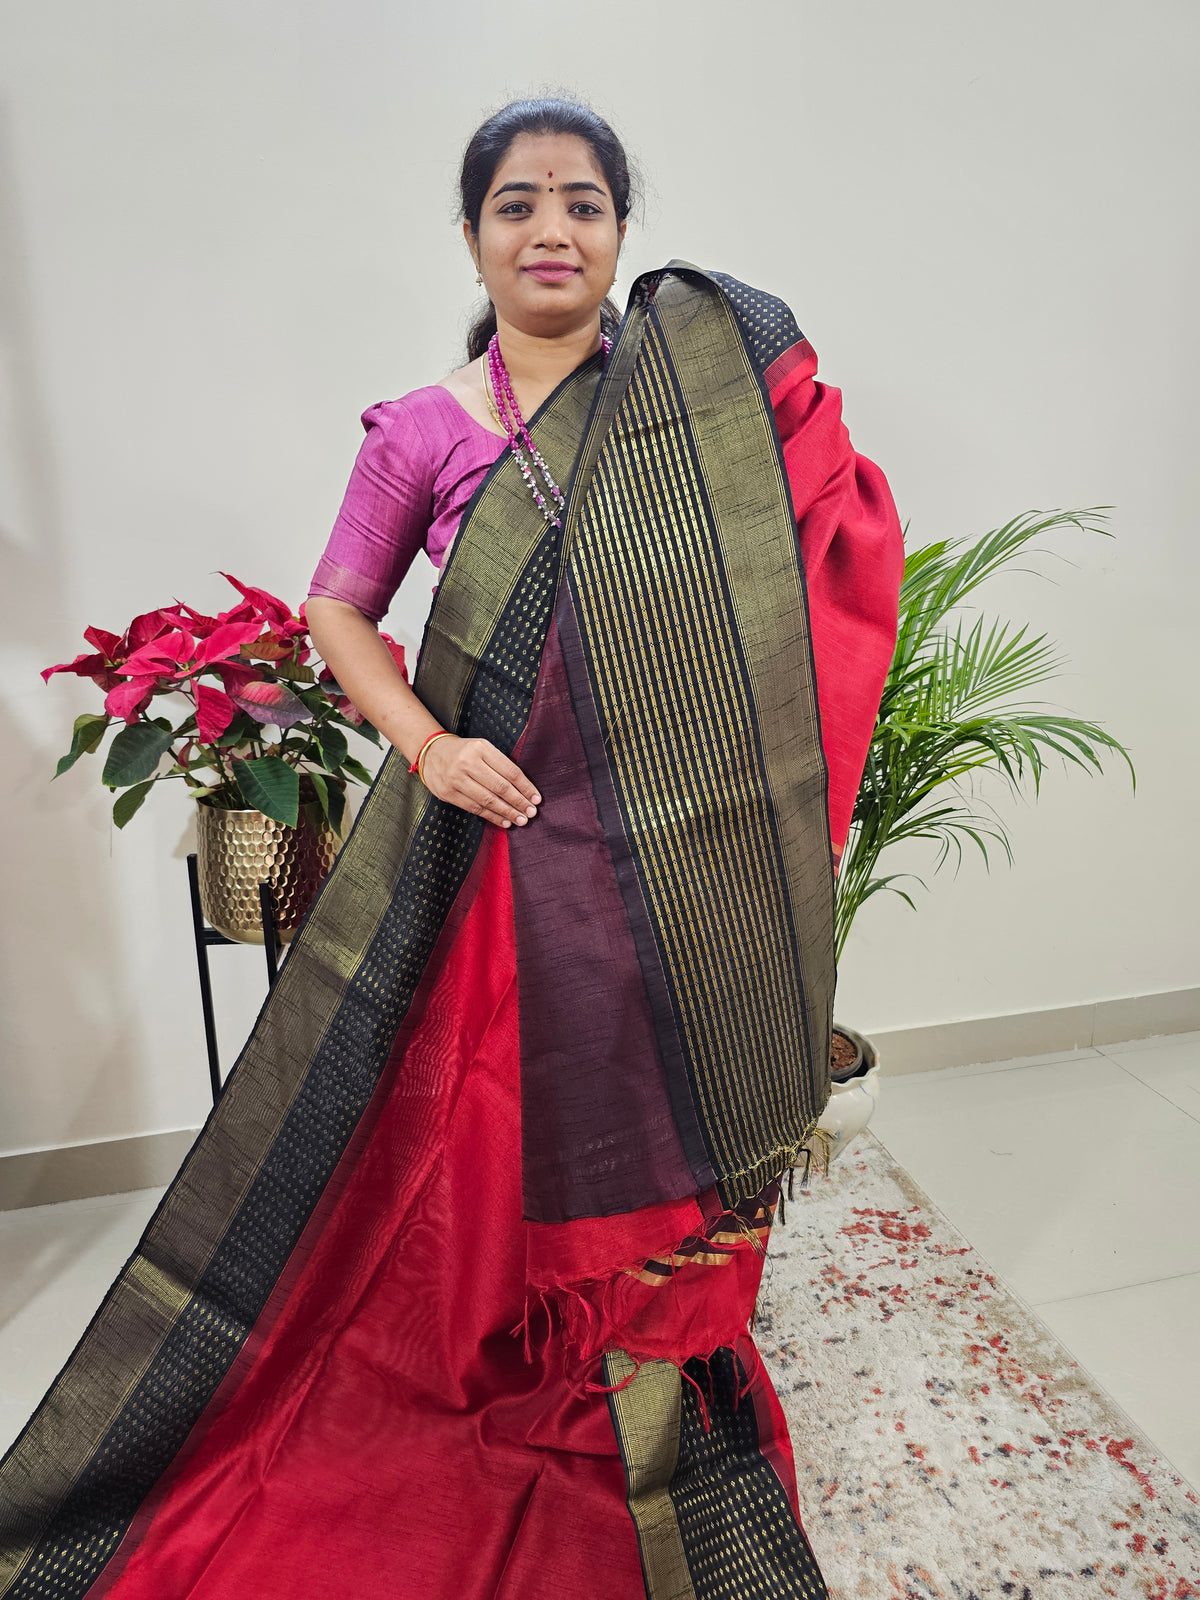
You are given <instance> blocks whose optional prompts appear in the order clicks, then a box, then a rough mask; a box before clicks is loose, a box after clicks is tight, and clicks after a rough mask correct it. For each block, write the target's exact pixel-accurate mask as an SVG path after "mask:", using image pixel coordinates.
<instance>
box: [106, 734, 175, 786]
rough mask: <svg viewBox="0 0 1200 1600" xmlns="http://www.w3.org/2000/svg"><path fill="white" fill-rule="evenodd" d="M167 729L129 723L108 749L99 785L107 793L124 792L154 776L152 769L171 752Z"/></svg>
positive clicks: (170, 736)
mask: <svg viewBox="0 0 1200 1600" xmlns="http://www.w3.org/2000/svg"><path fill="white" fill-rule="evenodd" d="M171 738H172V734H171V725H170V723H169V722H168V723H167V725H166V727H165V728H163V727H160V726H159V724H158V723H157V722H131V723H129V724H128V725H127V726H126V727H124V728H122V729H121V731H120V733H119V734H118V735H117V737H116V738H115V739H114V740H113V742H112V744H111V745H110V746H109V749H108V760H107V761H106V762H105V763H104V771H103V772H102V773H101V774H100V781H101V783H105V784H107V785H108V787H109V788H110V789H124V788H125V786H126V785H127V784H130V783H141V782H142V780H143V779H145V778H151V777H153V776H154V769H155V768H156V767H157V766H158V763H159V762H160V761H161V760H162V758H163V756H164V755H165V754H166V753H167V751H168V750H169V749H170V748H171Z"/></svg>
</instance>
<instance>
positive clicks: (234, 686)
mask: <svg viewBox="0 0 1200 1600" xmlns="http://www.w3.org/2000/svg"><path fill="white" fill-rule="evenodd" d="M216 668H217V673H218V674H219V676H220V679H221V682H222V683H223V684H224V685H225V691H226V693H227V694H233V693H234V692H235V690H238V689H240V688H241V687H242V686H243V684H247V683H259V682H261V681H262V674H261V673H260V672H259V670H258V668H257V667H252V666H251V665H250V663H249V662H248V661H218V662H217V663H216Z"/></svg>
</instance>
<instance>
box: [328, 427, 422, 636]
mask: <svg viewBox="0 0 1200 1600" xmlns="http://www.w3.org/2000/svg"><path fill="white" fill-rule="evenodd" d="M362 425H363V427H364V428H365V429H366V438H365V439H364V440H363V442H362V444H361V445H360V447H359V451H358V457H357V459H356V460H355V463H354V468H353V470H352V471H351V473H350V482H349V483H348V484H347V486H346V493H345V496H344V497H343V500H342V508H341V510H340V511H339V512H338V515H337V521H336V522H335V523H334V525H333V531H332V532H331V533H330V535H329V542H328V544H327V545H326V546H325V553H324V555H323V556H322V557H321V559H320V561H319V562H318V563H317V570H316V572H315V573H314V574H313V580H312V584H311V586H310V587H309V591H308V593H309V597H310V598H311V597H312V596H314V595H324V596H327V597H328V598H329V599H332V600H345V601H347V602H348V603H349V604H350V605H352V606H355V607H356V608H357V609H358V610H359V611H361V612H362V613H363V615H364V616H365V617H368V618H369V619H370V620H371V621H372V622H376V623H377V622H379V621H380V620H381V618H382V617H383V616H384V614H385V612H386V611H387V609H388V606H389V605H390V604H391V601H392V596H393V595H394V594H395V593H396V590H397V589H398V588H399V587H400V584H401V582H402V581H403V579H404V575H405V573H407V571H408V569H409V567H411V566H412V563H413V559H414V558H415V556H416V554H417V551H418V550H420V549H422V548H423V547H424V544H425V540H426V537H427V535H428V532H429V525H430V523H431V522H432V521H433V480H434V476H435V472H436V468H435V465H434V463H433V462H432V460H431V458H430V453H429V451H428V449H427V448H426V446H425V442H424V440H423V438H422V435H421V431H420V428H419V426H418V424H417V421H416V418H415V417H414V416H413V413H412V409H411V407H410V406H409V405H408V404H407V403H406V401H405V400H404V399H400V400H382V401H380V402H379V403H378V404H376V405H373V406H369V407H368V408H367V410H366V411H364V412H363V414H362Z"/></svg>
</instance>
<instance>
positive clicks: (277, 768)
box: [233, 756, 300, 828]
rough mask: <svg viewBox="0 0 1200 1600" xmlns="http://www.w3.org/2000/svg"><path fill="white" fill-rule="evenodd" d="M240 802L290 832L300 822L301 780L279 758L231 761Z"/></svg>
mask: <svg viewBox="0 0 1200 1600" xmlns="http://www.w3.org/2000/svg"><path fill="white" fill-rule="evenodd" d="M233 770H234V773H235V774H236V776H237V781H238V788H239V789H240V790H241V791H242V799H243V800H244V801H245V802H246V804H247V805H248V806H251V807H252V808H253V809H254V810H256V811H261V812H263V814H264V815H265V816H268V817H273V818H274V819H275V821H276V822H282V823H284V824H285V826H287V827H289V828H294V827H295V826H296V824H297V823H298V822H299V820H300V776H299V774H298V773H297V771H296V769H295V767H289V766H288V764H287V762H286V761H281V760H280V758H279V757H278V756H260V757H259V758H258V760H257V761H239V760H238V759H237V757H236V756H235V757H234V759H233Z"/></svg>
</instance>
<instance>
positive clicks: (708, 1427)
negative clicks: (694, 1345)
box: [679, 1367, 712, 1433]
mask: <svg viewBox="0 0 1200 1600" xmlns="http://www.w3.org/2000/svg"><path fill="white" fill-rule="evenodd" d="M679 1372H680V1375H681V1376H682V1377H684V1378H686V1379H687V1381H688V1382H689V1383H690V1384H691V1386H692V1388H693V1389H695V1391H696V1404H697V1405H698V1406H699V1407H700V1421H701V1422H702V1423H703V1424H704V1431H705V1433H711V1432H712V1422H711V1420H710V1418H709V1414H708V1404H707V1402H706V1401H705V1398H704V1390H703V1389H702V1388H701V1387H700V1385H699V1384H698V1383H697V1382H696V1380H695V1378H693V1377H692V1375H691V1373H690V1372H689V1371H688V1370H687V1369H686V1367H680V1369H679ZM711 1376H712V1374H711V1372H710V1374H709V1377H710V1380H711Z"/></svg>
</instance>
